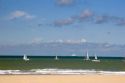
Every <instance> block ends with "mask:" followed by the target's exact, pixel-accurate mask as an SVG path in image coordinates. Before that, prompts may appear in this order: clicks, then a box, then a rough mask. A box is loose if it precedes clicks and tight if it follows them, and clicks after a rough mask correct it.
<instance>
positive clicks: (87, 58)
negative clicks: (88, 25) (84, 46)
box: [85, 51, 90, 60]
mask: <svg viewBox="0 0 125 83" xmlns="http://www.w3.org/2000/svg"><path fill="white" fill-rule="evenodd" d="M85 60H90V59H89V54H88V51H87V52H86V59H85Z"/></svg>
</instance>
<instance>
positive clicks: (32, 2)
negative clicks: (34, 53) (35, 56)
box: [0, 0, 125, 45]
mask: <svg viewBox="0 0 125 83" xmlns="http://www.w3.org/2000/svg"><path fill="white" fill-rule="evenodd" d="M124 3H125V0H0V45H15V44H30V43H40V42H48V41H78V40H81V41H84V42H94V43H111V44H125V38H124V35H125V9H124V8H125V5H124Z"/></svg>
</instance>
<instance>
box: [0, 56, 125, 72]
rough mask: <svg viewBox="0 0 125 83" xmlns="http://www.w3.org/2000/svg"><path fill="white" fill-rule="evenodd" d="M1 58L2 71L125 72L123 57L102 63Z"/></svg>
mask: <svg viewBox="0 0 125 83" xmlns="http://www.w3.org/2000/svg"><path fill="white" fill-rule="evenodd" d="M28 58H29V59H30V60H29V61H24V60H23V56H0V70H31V69H84V70H92V69H94V70H104V71H125V60H124V58H123V57H99V58H98V59H100V62H92V61H91V60H92V59H94V57H90V59H91V60H89V61H85V60H84V58H85V57H82V56H58V59H59V60H55V56H28Z"/></svg>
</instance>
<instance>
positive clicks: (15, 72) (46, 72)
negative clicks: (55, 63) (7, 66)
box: [0, 69, 125, 75]
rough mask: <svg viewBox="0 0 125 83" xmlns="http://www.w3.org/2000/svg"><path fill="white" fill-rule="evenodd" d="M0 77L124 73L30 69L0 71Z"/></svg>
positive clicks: (115, 72)
mask: <svg viewBox="0 0 125 83" xmlns="http://www.w3.org/2000/svg"><path fill="white" fill-rule="evenodd" d="M0 74H1V75H11V74H12V75H20V74H24V75H25V74H27V75H28V74H31V75H32V74H33V75H86V74H99V75H103V74H104V75H125V71H96V70H82V69H81V70H80V69H79V70H75V69H32V70H0Z"/></svg>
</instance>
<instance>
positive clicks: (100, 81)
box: [0, 75, 125, 83]
mask: <svg viewBox="0 0 125 83" xmlns="http://www.w3.org/2000/svg"><path fill="white" fill-rule="evenodd" d="M0 83H125V76H123V75H0Z"/></svg>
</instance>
